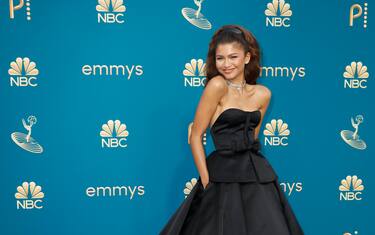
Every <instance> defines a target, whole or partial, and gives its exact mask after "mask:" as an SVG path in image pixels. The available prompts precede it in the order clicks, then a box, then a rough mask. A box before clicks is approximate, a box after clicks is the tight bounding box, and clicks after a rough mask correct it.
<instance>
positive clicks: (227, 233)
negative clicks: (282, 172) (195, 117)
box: [160, 108, 304, 235]
mask: <svg viewBox="0 0 375 235" xmlns="http://www.w3.org/2000/svg"><path fill="white" fill-rule="evenodd" d="M260 118H261V112H260V111H259V110H255V111H244V110H241V109H237V108H230V109H227V110H225V111H224V112H222V113H221V114H220V115H219V117H218V118H217V119H216V121H215V123H214V124H213V125H212V127H211V136H212V138H213V141H214V144H215V151H213V152H212V153H210V154H209V156H208V157H207V159H206V162H207V168H208V172H209V180H210V181H209V183H208V185H207V187H206V188H205V189H204V188H203V185H202V183H201V179H200V178H199V179H198V182H197V183H196V184H195V185H194V187H193V189H192V191H191V192H190V194H189V195H188V197H187V198H185V200H184V201H183V202H182V203H181V205H180V206H179V208H178V209H177V210H176V211H175V213H174V214H173V215H172V216H171V218H170V219H169V221H168V223H167V224H166V225H165V226H164V228H163V229H162V230H161V232H160V235H303V234H304V232H303V230H302V228H301V226H300V224H299V222H298V220H297V218H296V216H295V214H294V212H293V210H292V208H291V206H290V205H289V203H288V201H287V198H286V196H285V195H284V192H283V191H282V189H281V187H280V185H279V182H278V176H277V174H276V173H275V171H274V169H273V168H272V166H271V165H270V163H269V162H268V161H267V159H266V158H265V156H264V155H263V154H262V153H261V152H260V142H259V140H258V139H254V130H255V127H256V126H257V125H258V123H259V121H260Z"/></svg>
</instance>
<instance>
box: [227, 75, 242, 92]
mask: <svg viewBox="0 0 375 235" xmlns="http://www.w3.org/2000/svg"><path fill="white" fill-rule="evenodd" d="M226 81H227V84H228V86H230V87H233V88H236V89H237V90H238V92H240V93H241V94H242V91H243V88H244V87H245V85H246V82H245V79H244V80H242V83H241V84H236V83H234V82H231V81H229V80H226Z"/></svg>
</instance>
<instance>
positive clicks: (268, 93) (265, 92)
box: [256, 84, 272, 99]
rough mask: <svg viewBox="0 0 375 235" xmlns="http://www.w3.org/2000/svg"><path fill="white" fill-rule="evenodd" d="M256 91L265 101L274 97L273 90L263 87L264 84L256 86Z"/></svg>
mask: <svg viewBox="0 0 375 235" xmlns="http://www.w3.org/2000/svg"><path fill="white" fill-rule="evenodd" d="M256 89H257V92H258V93H259V95H260V96H261V97H263V98H265V99H270V98H271V95H272V92H271V90H270V89H269V88H268V87H266V86H265V85H262V84H257V85H256Z"/></svg>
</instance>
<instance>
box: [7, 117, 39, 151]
mask: <svg viewBox="0 0 375 235" xmlns="http://www.w3.org/2000/svg"><path fill="white" fill-rule="evenodd" d="M36 123H37V119H36V117H35V116H29V117H28V118H27V122H26V121H25V119H22V124H23V127H24V128H25V129H26V130H27V131H28V132H27V134H24V133H21V132H14V133H12V134H11V138H12V140H13V141H14V143H16V144H17V145H18V146H20V147H21V148H23V149H24V150H26V151H29V152H32V153H42V152H43V147H42V146H41V145H40V144H39V143H38V142H37V141H36V140H35V139H34V138H33V137H31V129H32V127H33V126H34V125H35V124H36Z"/></svg>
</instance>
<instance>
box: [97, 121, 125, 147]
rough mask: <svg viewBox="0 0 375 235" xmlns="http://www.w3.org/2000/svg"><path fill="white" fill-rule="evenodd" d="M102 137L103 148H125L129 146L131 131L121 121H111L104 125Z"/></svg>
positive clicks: (101, 132)
mask: <svg viewBox="0 0 375 235" xmlns="http://www.w3.org/2000/svg"><path fill="white" fill-rule="evenodd" d="M100 136H101V137H102V148H117V147H121V148H125V147H127V146H128V144H127V137H128V136H129V131H128V130H127V129H126V125H125V124H124V123H121V122H120V120H115V121H113V120H109V121H108V122H107V123H106V124H103V125H102V130H101V131H100Z"/></svg>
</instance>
